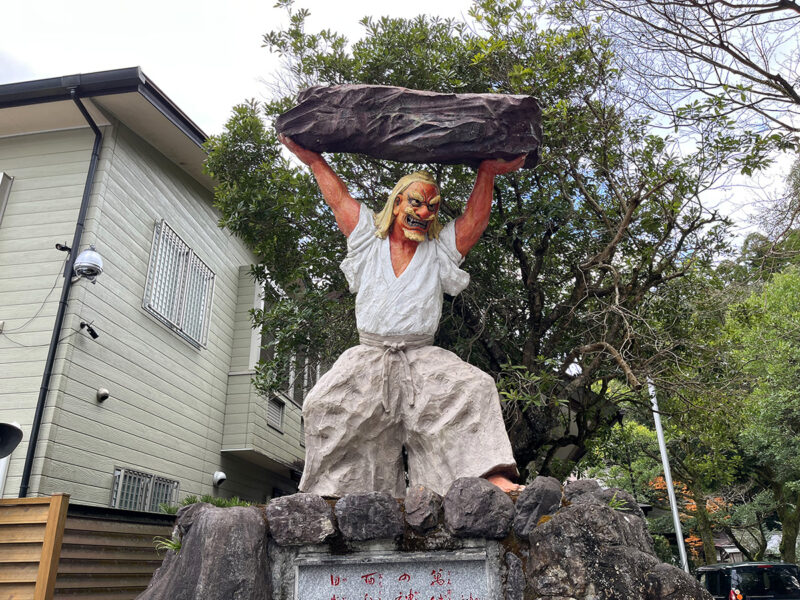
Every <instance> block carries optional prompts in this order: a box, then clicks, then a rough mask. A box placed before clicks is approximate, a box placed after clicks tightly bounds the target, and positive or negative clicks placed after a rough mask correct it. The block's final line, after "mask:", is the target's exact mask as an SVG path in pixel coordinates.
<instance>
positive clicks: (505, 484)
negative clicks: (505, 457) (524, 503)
mask: <svg viewBox="0 0 800 600" xmlns="http://www.w3.org/2000/svg"><path fill="white" fill-rule="evenodd" d="M486 480H487V481H488V482H489V483H493V484H495V485H496V486H497V487H499V488H500V489H501V490H503V491H504V492H506V493H508V492H521V491H522V490H524V489H525V486H524V485H519V484H518V483H514V482H513V481H511V480H510V479H509V478H508V477H504V476H503V475H489V476H488V477H487V478H486Z"/></svg>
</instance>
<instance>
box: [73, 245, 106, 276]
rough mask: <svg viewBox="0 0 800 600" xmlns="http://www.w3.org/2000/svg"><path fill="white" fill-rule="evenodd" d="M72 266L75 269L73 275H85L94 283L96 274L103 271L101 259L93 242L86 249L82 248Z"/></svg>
mask: <svg viewBox="0 0 800 600" xmlns="http://www.w3.org/2000/svg"><path fill="white" fill-rule="evenodd" d="M72 268H73V270H74V271H75V275H77V276H78V277H85V278H86V279H88V280H89V281H91V282H92V283H94V281H95V279H97V276H98V275H100V273H102V272H103V259H102V258H101V257H100V254H99V253H98V252H97V250H96V249H95V247H94V244H91V245H90V246H89V249H88V250H84V251H83V252H81V253H80V254H79V255H78V258H76V259H75V264H74V265H73V267H72Z"/></svg>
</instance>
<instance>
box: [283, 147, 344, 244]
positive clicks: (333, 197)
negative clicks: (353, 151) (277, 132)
mask: <svg viewBox="0 0 800 600" xmlns="http://www.w3.org/2000/svg"><path fill="white" fill-rule="evenodd" d="M278 140H279V141H280V142H281V143H282V144H283V145H284V146H286V147H287V148H288V149H289V151H290V152H291V153H292V154H294V155H295V156H296V157H297V158H298V159H299V160H300V162H302V163H303V164H305V165H308V167H309V168H310V169H311V172H312V173H313V174H314V178H315V179H316V180H317V185H318V186H319V189H320V191H321V192H322V197H323V198H325V202H326V203H327V204H328V206H330V207H331V210H332V211H333V216H334V217H336V224H337V225H338V226H339V229H340V230H341V231H342V233H343V234H345V235H346V236H349V235H350V233H352V231H353V229H355V227H356V224H357V223H358V211H359V207H360V205H359V203H358V201H356V200H355V199H354V198H353V197H352V196H351V195H350V192H348V191H347V186H346V185H345V184H344V182H343V181H342V180H341V179H339V176H338V175H337V174H336V173H334V172H333V169H331V167H330V165H329V164H328V163H327V161H326V160H325V159H324V158H323V157H322V155H321V154H319V153H317V152H313V151H311V150H306V149H305V148H303V147H302V146H300V145H298V144H296V143H295V142H293V141H292V140H291V138H288V137H286V136H285V135H281V136H279V137H278Z"/></svg>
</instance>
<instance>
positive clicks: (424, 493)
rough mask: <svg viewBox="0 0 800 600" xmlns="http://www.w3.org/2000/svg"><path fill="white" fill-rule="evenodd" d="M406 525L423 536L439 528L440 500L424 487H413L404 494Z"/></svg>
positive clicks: (439, 497) (437, 495)
mask: <svg viewBox="0 0 800 600" xmlns="http://www.w3.org/2000/svg"><path fill="white" fill-rule="evenodd" d="M405 508H406V523H408V524H409V525H410V526H411V528H412V529H413V530H414V531H416V532H417V533H420V534H424V533H425V532H427V531H430V530H432V529H436V527H438V526H439V513H440V512H441V510H442V498H441V496H439V494H436V493H434V492H432V491H431V490H429V489H428V488H426V487H423V486H421V485H417V486H414V487H413V488H411V489H409V490H408V492H407V493H406V500H405Z"/></svg>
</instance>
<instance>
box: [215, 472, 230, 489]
mask: <svg viewBox="0 0 800 600" xmlns="http://www.w3.org/2000/svg"><path fill="white" fill-rule="evenodd" d="M227 478H228V476H227V475H225V473H224V472H223V471H214V479H213V481H214V487H219V486H221V485H222V484H223V483H225V480H226V479H227Z"/></svg>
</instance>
